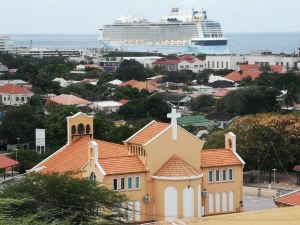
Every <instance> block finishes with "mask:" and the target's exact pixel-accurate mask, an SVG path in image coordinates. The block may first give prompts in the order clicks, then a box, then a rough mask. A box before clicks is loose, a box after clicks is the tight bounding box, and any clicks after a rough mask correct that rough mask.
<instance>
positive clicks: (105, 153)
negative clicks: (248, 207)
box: [30, 110, 244, 223]
mask: <svg viewBox="0 0 300 225" xmlns="http://www.w3.org/2000/svg"><path fill="white" fill-rule="evenodd" d="M168 117H169V118H171V120H172V122H171V124H168V123H161V122H157V121H152V122H150V123H149V124H147V125H146V126H145V127H144V128H142V129H141V130H139V131H138V132H137V133H135V134H134V135H132V136H131V137H129V138H128V139H127V140H125V141H124V142H123V144H114V143H110V142H106V141H101V140H95V139H94V138H93V136H94V132H93V127H94V125H93V116H88V115H86V114H83V113H77V114H75V115H73V116H71V117H68V118H67V134H68V143H67V144H66V145H65V146H63V147H62V148H61V149H59V150H58V151H56V152H55V153H54V154H52V155H51V156H49V157H48V158H46V159H45V160H43V161H42V162H41V163H39V164H38V165H36V166H35V167H34V168H32V169H31V170H30V172H33V171H36V172H39V173H49V172H58V173H64V172H66V171H78V172H79V173H78V174H76V175H74V176H75V177H78V178H89V179H92V180H96V181H98V182H100V183H101V185H104V186H106V187H108V188H109V189H111V190H114V191H120V192H121V193H123V194H125V195H127V197H128V198H129V201H128V202H127V203H126V204H127V207H128V209H129V211H128V212H124V213H126V214H127V220H128V221H127V222H128V223H142V222H148V221H162V220H165V219H168V218H174V219H175V218H194V217H201V216H208V215H216V214H227V213H235V212H240V211H243V202H242V201H243V200H242V196H243V193H242V190H243V167H244V162H243V160H242V159H241V158H240V156H239V155H238V154H237V152H236V136H235V135H234V134H232V133H228V134H226V136H225V143H226V144H225V146H226V148H222V149H214V150H203V145H204V142H203V141H202V140H199V139H198V138H196V137H195V136H194V135H192V134H190V133H189V132H188V131H186V130H185V129H183V128H181V127H180V126H178V125H177V118H178V117H180V114H178V113H176V110H172V113H170V114H168ZM220 159H222V160H220Z"/></svg>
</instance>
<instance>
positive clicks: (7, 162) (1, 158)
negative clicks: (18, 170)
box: [0, 155, 19, 169]
mask: <svg viewBox="0 0 300 225" xmlns="http://www.w3.org/2000/svg"><path fill="white" fill-rule="evenodd" d="M17 164H19V162H18V161H16V160H13V159H11V158H8V157H7V156H5V155H0V169H5V168H8V167H11V166H15V165H17Z"/></svg>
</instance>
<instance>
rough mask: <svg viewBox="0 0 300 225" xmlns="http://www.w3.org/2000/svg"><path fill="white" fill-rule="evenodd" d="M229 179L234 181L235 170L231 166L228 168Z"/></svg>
mask: <svg viewBox="0 0 300 225" xmlns="http://www.w3.org/2000/svg"><path fill="white" fill-rule="evenodd" d="M230 171H232V178H231V179H230ZM228 180H229V181H233V180H234V172H233V168H229V169H228Z"/></svg>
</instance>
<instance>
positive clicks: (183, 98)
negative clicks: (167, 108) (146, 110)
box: [152, 91, 192, 107]
mask: <svg viewBox="0 0 300 225" xmlns="http://www.w3.org/2000/svg"><path fill="white" fill-rule="evenodd" d="M152 96H158V97H160V98H162V99H163V100H164V101H166V102H167V103H169V104H171V105H173V106H176V107H184V106H187V105H188V103H189V102H190V101H191V100H192V97H191V96H190V95H189V94H188V93H178V92H171V91H166V92H156V93H154V94H153V95H152Z"/></svg>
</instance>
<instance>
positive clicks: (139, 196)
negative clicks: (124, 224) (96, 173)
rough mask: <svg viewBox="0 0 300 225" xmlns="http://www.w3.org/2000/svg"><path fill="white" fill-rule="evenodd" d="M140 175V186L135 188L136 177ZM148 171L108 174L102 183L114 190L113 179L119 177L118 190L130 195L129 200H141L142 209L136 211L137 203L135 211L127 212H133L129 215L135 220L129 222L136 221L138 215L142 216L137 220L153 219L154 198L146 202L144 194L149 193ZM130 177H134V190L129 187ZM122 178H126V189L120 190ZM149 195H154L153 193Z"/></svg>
mask: <svg viewBox="0 0 300 225" xmlns="http://www.w3.org/2000/svg"><path fill="white" fill-rule="evenodd" d="M136 176H139V177H140V188H139V189H136V188H135V177H136ZM146 176H147V175H146V173H132V174H120V175H107V176H105V177H104V179H103V182H102V184H103V185H104V186H106V187H107V188H109V189H111V190H113V181H114V179H115V178H117V179H118V191H119V192H120V193H121V194H124V195H126V196H127V197H128V199H129V202H133V203H135V202H136V201H139V202H140V211H139V212H136V210H135V204H133V207H132V209H133V212H131V213H130V212H126V214H132V215H131V216H129V217H132V218H133V220H131V221H129V222H134V221H135V219H136V218H137V217H139V216H140V220H139V221H136V222H143V221H150V220H152V199H150V203H144V196H146V195H147V194H149V191H148V185H149V184H148V183H147V179H146ZM128 177H132V178H133V188H132V190H129V189H128V182H127V181H128ZM121 178H125V190H120V180H121ZM150 185H151V184H150ZM149 196H151V197H152V195H151V194H149Z"/></svg>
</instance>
